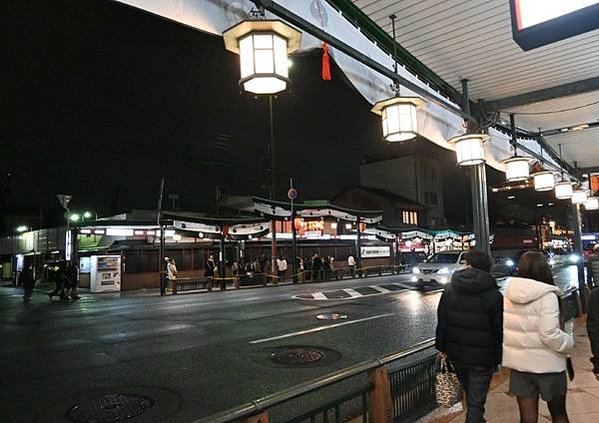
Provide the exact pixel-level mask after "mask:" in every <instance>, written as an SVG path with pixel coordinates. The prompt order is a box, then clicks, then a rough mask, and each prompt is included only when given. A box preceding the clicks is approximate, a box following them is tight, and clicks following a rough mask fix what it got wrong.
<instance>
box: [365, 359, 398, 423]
mask: <svg viewBox="0 0 599 423" xmlns="http://www.w3.org/2000/svg"><path fill="white" fill-rule="evenodd" d="M368 379H369V380H370V382H371V383H372V384H373V385H374V388H373V389H372V392H371V394H370V410H369V411H368V412H369V414H370V421H371V423H391V422H393V409H392V400H391V385H390V384H389V375H388V374H387V369H385V368H383V367H379V368H376V369H374V370H371V371H370V372H368Z"/></svg>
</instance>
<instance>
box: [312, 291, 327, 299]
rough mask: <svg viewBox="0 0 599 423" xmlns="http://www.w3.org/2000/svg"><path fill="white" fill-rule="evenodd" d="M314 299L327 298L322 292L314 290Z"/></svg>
mask: <svg viewBox="0 0 599 423" xmlns="http://www.w3.org/2000/svg"><path fill="white" fill-rule="evenodd" d="M312 296H313V297H314V299H315V300H328V298H327V296H326V295H324V292H316V293H314V294H312Z"/></svg>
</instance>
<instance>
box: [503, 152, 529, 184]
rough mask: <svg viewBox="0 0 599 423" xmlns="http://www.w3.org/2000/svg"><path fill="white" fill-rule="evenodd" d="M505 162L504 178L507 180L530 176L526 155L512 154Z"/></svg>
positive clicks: (512, 180) (511, 180) (523, 179)
mask: <svg viewBox="0 0 599 423" xmlns="http://www.w3.org/2000/svg"><path fill="white" fill-rule="evenodd" d="M503 163H505V178H506V179H507V181H508V182H518V181H526V180H528V178H530V168H529V163H530V159H529V158H528V157H521V156H514V157H510V158H509V159H507V160H504V161H503Z"/></svg>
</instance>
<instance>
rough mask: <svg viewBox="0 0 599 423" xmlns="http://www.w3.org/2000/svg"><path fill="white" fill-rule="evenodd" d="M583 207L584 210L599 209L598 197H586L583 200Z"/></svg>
mask: <svg viewBox="0 0 599 423" xmlns="http://www.w3.org/2000/svg"><path fill="white" fill-rule="evenodd" d="M584 208H585V209H586V210H599V198H598V197H589V198H587V201H585V202H584Z"/></svg>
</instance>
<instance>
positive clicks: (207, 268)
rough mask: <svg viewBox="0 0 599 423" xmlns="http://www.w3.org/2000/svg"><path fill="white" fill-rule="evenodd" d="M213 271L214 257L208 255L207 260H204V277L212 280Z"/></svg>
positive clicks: (214, 266) (214, 265) (214, 267)
mask: <svg viewBox="0 0 599 423" xmlns="http://www.w3.org/2000/svg"><path fill="white" fill-rule="evenodd" d="M214 269H216V263H215V262H214V256H213V255H212V254H210V255H209V256H208V260H206V263H205V264H204V276H206V277H209V278H213V277H214Z"/></svg>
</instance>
